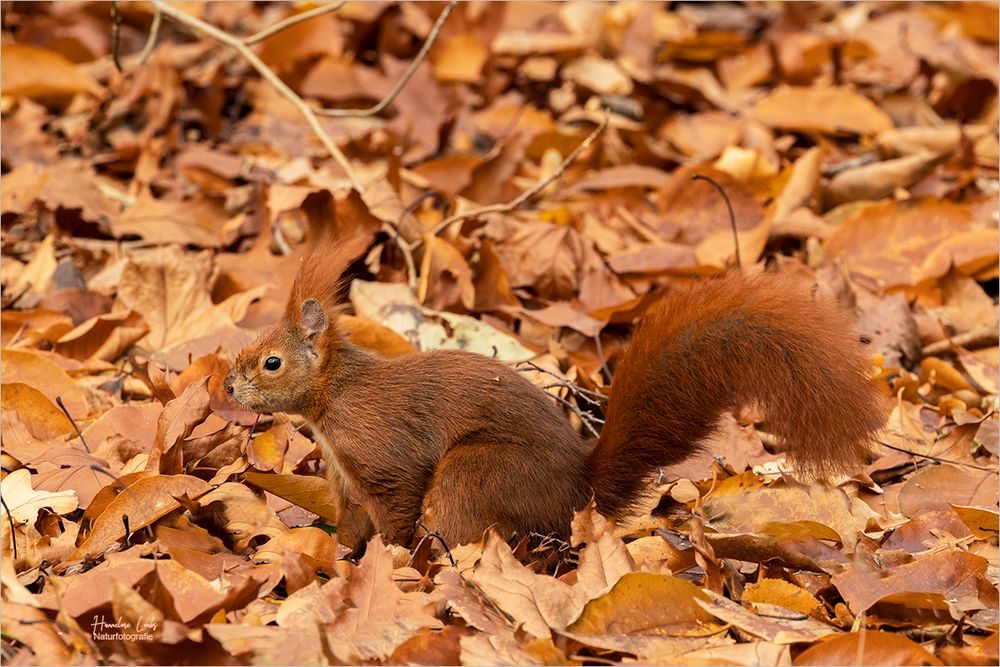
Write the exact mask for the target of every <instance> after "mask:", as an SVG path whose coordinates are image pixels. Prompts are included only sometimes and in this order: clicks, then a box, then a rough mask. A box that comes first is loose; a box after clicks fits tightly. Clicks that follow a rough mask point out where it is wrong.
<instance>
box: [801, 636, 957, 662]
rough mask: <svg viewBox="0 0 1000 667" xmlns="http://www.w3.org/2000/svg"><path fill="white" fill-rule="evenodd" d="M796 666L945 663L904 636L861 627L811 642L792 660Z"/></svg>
mask: <svg viewBox="0 0 1000 667" xmlns="http://www.w3.org/2000/svg"><path fill="white" fill-rule="evenodd" d="M795 664H796V665H858V664H861V665H941V664H944V663H942V662H941V661H940V660H938V659H937V658H935V657H934V656H933V655H931V654H930V653H928V652H927V651H925V650H924V649H923V648H922V647H921V646H920V644H917V643H915V642H913V641H911V640H909V639H907V638H906V637H901V636H900V635H897V634H893V633H891V632H880V631H878V630H864V629H862V630H861V631H860V632H854V633H851V634H846V635H841V636H839V637H834V638H833V639H829V640H827V641H824V642H819V643H817V644H813V645H812V646H810V647H809V648H807V649H806V650H805V651H803V652H802V653H801V654H800V655H799V657H798V658H796V659H795Z"/></svg>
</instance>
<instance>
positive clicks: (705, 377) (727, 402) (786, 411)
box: [588, 273, 884, 516]
mask: <svg viewBox="0 0 1000 667" xmlns="http://www.w3.org/2000/svg"><path fill="white" fill-rule="evenodd" d="M852 331H853V325H852V322H851V319H850V317H849V315H848V314H847V313H846V312H845V311H844V310H843V309H841V308H840V307H839V306H838V305H837V304H836V303H834V302H833V301H832V300H830V299H827V298H823V297H821V296H820V295H817V294H814V293H812V292H811V290H810V289H809V287H808V286H806V285H803V284H802V282H801V281H800V280H798V279H796V278H794V277H789V276H784V275H775V274H761V275H758V276H754V277H747V276H744V275H742V274H738V273H733V274H729V275H728V276H726V277H723V278H720V279H717V280H711V281H705V282H702V283H699V284H696V285H693V286H690V287H685V288H682V289H676V290H673V291H672V292H670V293H669V294H667V295H666V296H665V297H664V298H662V299H661V300H660V301H658V302H657V303H656V304H654V306H653V307H651V308H650V309H649V311H648V312H647V313H646V315H645V317H644V318H643V320H642V322H641V323H640V324H639V326H638V327H637V328H636V331H635V333H634V334H633V337H632V341H631V344H630V345H629V347H628V348H627V349H626V352H625V354H624V356H623V358H622V360H621V362H620V363H619V365H618V368H617V369H616V371H615V376H614V381H613V383H612V386H611V398H610V401H609V403H608V409H607V413H606V425H605V427H604V430H603V432H602V433H601V438H600V441H599V443H598V445H597V447H596V448H595V449H594V451H593V452H592V453H591V455H590V457H589V459H588V468H589V476H590V481H591V484H592V486H593V488H594V493H595V496H596V499H597V506H598V509H599V510H601V512H603V513H604V514H606V515H610V516H616V515H620V514H621V513H622V512H624V511H626V510H627V509H628V508H629V507H630V505H631V504H632V503H633V502H634V501H635V500H636V498H637V496H639V495H640V494H641V492H642V488H643V484H644V482H645V481H646V478H647V476H648V475H649V474H650V473H652V472H653V471H654V470H655V469H656V468H657V467H659V466H663V465H670V464H673V463H677V462H679V461H681V460H683V459H684V458H686V457H687V456H689V455H690V454H691V453H692V452H693V451H695V449H696V448H697V443H698V442H699V441H701V440H702V439H704V438H705V436H707V435H708V434H709V433H710V432H711V431H712V430H713V429H714V428H715V426H716V424H717V422H718V419H719V417H720V415H721V414H722V413H723V412H725V411H728V410H731V409H733V408H736V407H738V406H741V405H754V406H757V407H758V408H760V409H762V410H763V412H764V415H765V426H766V428H767V429H768V430H769V431H770V432H771V433H773V434H774V435H776V436H778V438H779V439H780V440H781V441H782V443H783V444H784V446H785V449H786V452H787V454H788V457H789V460H790V461H791V462H792V463H793V465H795V466H796V467H797V468H799V469H801V470H804V471H805V472H807V473H821V474H827V473H831V472H837V471H844V470H849V469H852V468H854V469H856V468H857V466H858V464H859V463H861V462H863V461H864V458H865V455H866V454H867V452H868V449H869V447H870V445H871V439H872V435H873V433H874V432H875V431H876V430H877V429H878V428H880V427H881V426H882V425H883V423H884V409H883V398H882V396H881V394H880V393H879V391H878V390H877V388H876V386H875V384H874V383H873V382H872V381H871V380H870V379H869V377H868V375H867V372H866V371H867V368H868V366H869V362H868V359H867V355H866V353H865V350H864V348H863V346H862V345H861V343H860V341H859V340H858V338H857V337H856V336H852V334H851V332H852Z"/></svg>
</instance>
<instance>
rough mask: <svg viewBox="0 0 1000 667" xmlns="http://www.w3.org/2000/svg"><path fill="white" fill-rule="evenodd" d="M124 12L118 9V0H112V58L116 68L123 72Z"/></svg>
mask: <svg viewBox="0 0 1000 667" xmlns="http://www.w3.org/2000/svg"><path fill="white" fill-rule="evenodd" d="M121 47H122V13H121V11H119V9H118V0H111V60H112V62H114V64H115V68H116V69H117V70H118V71H119V72H122V71H124V70H123V69H122V58H121Z"/></svg>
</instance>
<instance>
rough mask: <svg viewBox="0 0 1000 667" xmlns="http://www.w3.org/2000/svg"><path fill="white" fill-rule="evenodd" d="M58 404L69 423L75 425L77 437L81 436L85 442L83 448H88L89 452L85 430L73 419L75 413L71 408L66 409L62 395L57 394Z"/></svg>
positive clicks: (88, 451) (82, 441) (81, 439)
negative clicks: (70, 410)
mask: <svg viewBox="0 0 1000 667" xmlns="http://www.w3.org/2000/svg"><path fill="white" fill-rule="evenodd" d="M56 405H58V406H59V409H60V410H62V411H63V414H64V415H66V418H67V419H69V423H70V424H72V425H73V430H74V431H76V435H77V437H78V438H80V442H81V443H83V448H84V449H85V450H87V453H88V454H89V453H90V447H89V446H88V445H87V441H86V440H85V439H84V437H83V432H82V431H81V430H80V427H79V426H77V425H76V420H75V419H73V415H71V414H70V413H69V410H67V409H66V405H65V404H64V403H63V400H62V396H56Z"/></svg>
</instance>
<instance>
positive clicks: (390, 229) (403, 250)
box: [382, 191, 434, 292]
mask: <svg viewBox="0 0 1000 667" xmlns="http://www.w3.org/2000/svg"><path fill="white" fill-rule="evenodd" d="M432 196H434V193H433V192H430V191H427V192H423V193H421V194H419V195H417V197H416V198H415V199H414V200H413V201H411V202H410V203H409V204H407V205H406V208H404V209H403V210H402V211H401V212H400V214H399V219H398V220H397V221H396V225H395V226H393V225H391V224H389V223H388V222H383V223H382V230H383V231H384V232H386V233H387V234H389V236H391V237H392V240H393V241H394V242H395V244H396V247H397V248H399V252H400V254H401V255H403V262H405V263H406V284H407V285H408V286H409V288H410V291H412V292H416V291H417V264H416V262H414V261H413V246H411V245H410V243H409V242H408V241H407V240H406V239H404V238H403V234H402V232H401V231H400V230H402V228H403V220H405V219H406V216H408V215H410V214H411V213H413V211H414V210H415V209H416V208H417V207H418V206H420V204H421V203H423V201H424V200H425V199H427V198H428V197H432Z"/></svg>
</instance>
